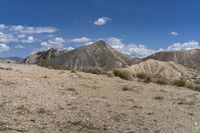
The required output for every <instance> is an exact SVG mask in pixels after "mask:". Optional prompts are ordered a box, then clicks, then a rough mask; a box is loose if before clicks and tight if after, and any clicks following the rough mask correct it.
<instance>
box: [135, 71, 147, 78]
mask: <svg viewBox="0 0 200 133" xmlns="http://www.w3.org/2000/svg"><path fill="white" fill-rule="evenodd" d="M136 76H137V78H139V79H146V78H147V77H148V75H147V74H146V73H143V72H141V73H137V74H136Z"/></svg>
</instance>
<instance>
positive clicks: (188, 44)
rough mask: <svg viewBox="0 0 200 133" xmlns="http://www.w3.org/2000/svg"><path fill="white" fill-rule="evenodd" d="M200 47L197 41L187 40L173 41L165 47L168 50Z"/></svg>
mask: <svg viewBox="0 0 200 133" xmlns="http://www.w3.org/2000/svg"><path fill="white" fill-rule="evenodd" d="M197 48H200V46H199V42H197V41H189V42H184V43H180V42H178V43H174V44H172V45H171V46H169V47H168V48H167V50H168V51H183V50H191V49H197Z"/></svg>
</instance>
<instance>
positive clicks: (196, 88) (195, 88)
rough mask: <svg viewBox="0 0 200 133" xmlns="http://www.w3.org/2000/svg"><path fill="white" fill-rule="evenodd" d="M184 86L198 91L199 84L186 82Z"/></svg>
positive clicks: (199, 89)
mask: <svg viewBox="0 0 200 133" xmlns="http://www.w3.org/2000/svg"><path fill="white" fill-rule="evenodd" d="M186 87H187V88H189V89H192V90H195V91H200V84H195V83H189V82H187V83H186Z"/></svg>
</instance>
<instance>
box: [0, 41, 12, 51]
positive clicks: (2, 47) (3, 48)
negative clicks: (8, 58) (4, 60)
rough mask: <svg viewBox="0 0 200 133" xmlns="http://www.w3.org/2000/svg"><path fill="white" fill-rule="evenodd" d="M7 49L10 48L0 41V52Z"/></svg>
mask: <svg viewBox="0 0 200 133" xmlns="http://www.w3.org/2000/svg"><path fill="white" fill-rule="evenodd" d="M9 50H10V47H9V46H7V45H6V44H3V43H0V53H2V52H5V51H9Z"/></svg>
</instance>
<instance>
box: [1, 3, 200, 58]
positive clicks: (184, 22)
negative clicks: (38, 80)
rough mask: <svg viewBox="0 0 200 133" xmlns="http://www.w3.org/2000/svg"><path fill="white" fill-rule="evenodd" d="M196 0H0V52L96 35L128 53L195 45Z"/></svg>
mask: <svg viewBox="0 0 200 133" xmlns="http://www.w3.org/2000/svg"><path fill="white" fill-rule="evenodd" d="M199 6H200V1H199V0H1V4H0V18H1V19H0V56H2V57H5V56H20V57H26V56H28V55H29V54H30V53H32V52H35V51H39V50H45V49H48V48H52V47H54V48H70V49H73V48H76V47H79V46H82V45H88V44H91V43H92V42H95V41H97V40H99V39H103V40H105V41H106V42H107V43H109V44H110V45H111V46H112V47H114V48H116V49H118V50H120V51H122V52H124V53H126V54H130V55H132V56H138V57H144V56H147V55H149V54H152V53H154V52H157V51H162V50H188V49H192V48H199V41H200V14H199V13H200V8H199Z"/></svg>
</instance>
